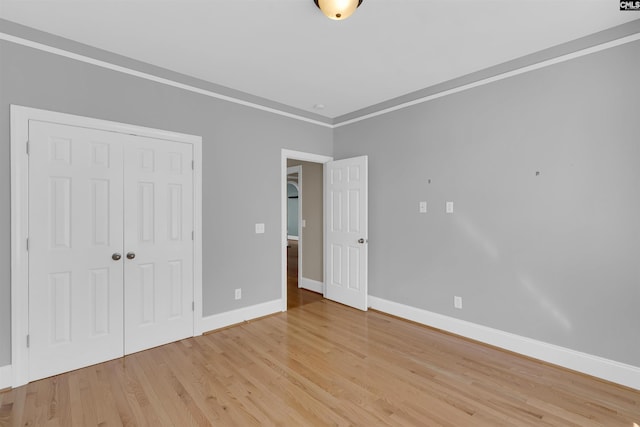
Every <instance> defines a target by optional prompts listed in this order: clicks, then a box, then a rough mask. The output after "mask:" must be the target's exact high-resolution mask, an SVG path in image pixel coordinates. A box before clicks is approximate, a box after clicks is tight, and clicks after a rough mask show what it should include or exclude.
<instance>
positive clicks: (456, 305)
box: [453, 297, 462, 310]
mask: <svg viewBox="0 0 640 427" xmlns="http://www.w3.org/2000/svg"><path fill="white" fill-rule="evenodd" d="M453 307H454V308H457V309H460V310H461V309H462V297H453Z"/></svg>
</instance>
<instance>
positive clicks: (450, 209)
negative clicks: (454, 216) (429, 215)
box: [446, 202, 453, 213]
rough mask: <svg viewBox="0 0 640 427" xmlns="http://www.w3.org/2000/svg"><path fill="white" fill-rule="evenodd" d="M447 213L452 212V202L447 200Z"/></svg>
mask: <svg viewBox="0 0 640 427" xmlns="http://www.w3.org/2000/svg"><path fill="white" fill-rule="evenodd" d="M446 210H447V213H453V202H447V207H446Z"/></svg>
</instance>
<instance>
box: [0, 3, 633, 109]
mask: <svg viewBox="0 0 640 427" xmlns="http://www.w3.org/2000/svg"><path fill="white" fill-rule="evenodd" d="M0 18H3V19H7V20H10V21H14V22H17V23H19V24H23V25H27V26H29V27H33V28H36V29H39V30H43V31H46V32H49V33H52V34H55V35H59V36H63V37H66V38H69V39H72V40H75V41H78V42H81V43H85V44H88V45H91V46H95V47H98V48H101V49H105V50H107V51H111V52H114V53H117V54H120V55H125V56H128V57H131V58H134V59H137V60H140V61H144V62H147V63H150V64H153V65H157V66H160V67H164V68H167V69H169V70H173V71H177V72H180V73H183V74H187V75H190V76H193V77H197V78H199V79H203V80H206V81H209V82H212V83H215V84H218V85H222V86H227V87H229V88H232V89H236V90H240V91H243V92H247V93H249V94H253V95H256V96H260V97H263V98H267V99H269V100H271V101H276V102H279V103H283V104H286V105H288V106H291V107H295V108H299V109H302V110H306V111H309V112H313V113H317V114H321V115H323V116H325V117H328V118H334V117H337V116H341V115H343V114H347V113H350V112H353V111H356V110H359V109H362V108H365V107H368V106H371V105H373V104H377V103H380V102H383V101H386V100H389V99H392V98H395V97H398V96H401V95H405V94H407V93H410V92H414V91H417V90H420V89H424V88H426V87H429V86H432V85H435V84H437V83H441V82H443V81H447V80H450V79H452V78H455V77H459V76H462V75H465V74H469V73H472V72H474V71H478V70H481V69H484V68H487V67H489V66H492V65H496V64H499V63H502V62H505V61H508V60H511V59H515V58H518V57H521V56H524V55H527V54H530V53H533V52H537V51H540V50H542V49H545V48H548V47H551V46H555V45H558V44H561V43H564V42H567V41H570V40H574V39H577V38H580V37H583V36H585V35H589V34H592V33H595V32H598V31H601V30H604V29H607V28H610V27H614V26H616V25H619V24H622V23H625V22H628V21H631V20H634V19H638V18H640V13H634V12H621V11H619V9H618V2H617V1H615V0H364V2H363V3H362V5H361V6H360V8H359V9H358V10H357V11H356V13H355V14H354V15H353V16H352V17H351V18H349V19H347V20H345V21H331V20H329V19H327V18H325V17H324V15H322V13H321V12H320V11H319V10H318V9H317V8H316V6H315V5H314V3H313V0H224V1H223V0H206V1H205V0H174V1H161V0H77V1H63V0H0ZM316 104H323V105H324V106H325V107H324V109H321V110H320V109H315V108H314V105H316Z"/></svg>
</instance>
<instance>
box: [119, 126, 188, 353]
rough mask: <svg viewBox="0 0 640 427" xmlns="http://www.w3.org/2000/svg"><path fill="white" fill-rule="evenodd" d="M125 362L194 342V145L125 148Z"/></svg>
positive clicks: (151, 143)
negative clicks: (181, 341)
mask: <svg viewBox="0 0 640 427" xmlns="http://www.w3.org/2000/svg"><path fill="white" fill-rule="evenodd" d="M124 159H125V160H124V162H125V183H126V184H125V187H124V205H125V242H124V243H125V252H126V255H127V256H126V259H125V277H126V280H125V290H124V294H125V346H124V347H125V348H124V350H125V354H130V353H133V352H136V351H139V350H143V349H146V348H150V347H154V346H158V345H161V344H165V343H168V342H172V341H176V340H179V339H182V338H186V337H190V336H193V308H192V307H193V306H192V304H193V240H192V232H193V170H192V160H193V153H192V147H191V145H190V144H183V143H178V142H173V141H165V140H158V139H151V138H142V137H135V138H132V140H131V141H127V143H126V144H125V152H124Z"/></svg>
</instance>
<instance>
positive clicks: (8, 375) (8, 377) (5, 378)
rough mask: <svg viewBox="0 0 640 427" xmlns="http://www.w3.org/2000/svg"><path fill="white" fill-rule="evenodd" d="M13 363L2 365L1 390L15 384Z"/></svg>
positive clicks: (0, 372) (0, 374)
mask: <svg viewBox="0 0 640 427" xmlns="http://www.w3.org/2000/svg"><path fill="white" fill-rule="evenodd" d="M12 374H13V371H12V370H11V365H7V366H0V390H2V389H5V388H9V387H12V386H13V375H12Z"/></svg>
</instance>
